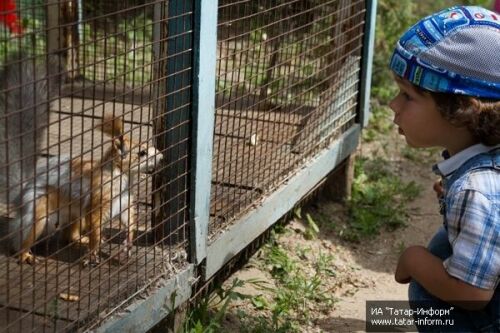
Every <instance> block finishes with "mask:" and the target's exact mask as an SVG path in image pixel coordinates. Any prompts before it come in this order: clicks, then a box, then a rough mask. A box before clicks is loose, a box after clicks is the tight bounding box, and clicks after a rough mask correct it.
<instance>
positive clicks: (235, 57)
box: [209, 0, 366, 238]
mask: <svg viewBox="0 0 500 333" xmlns="http://www.w3.org/2000/svg"><path fill="white" fill-rule="evenodd" d="M365 11H366V9H365V1H344V0H329V1H325V0H321V1H320V0H259V1H245V0H241V1H230V0H221V1H219V23H218V59H217V82H216V89H217V91H216V123H215V133H214V134H215V138H214V159H213V176H212V183H213V184H212V201H211V211H210V214H211V223H210V226H209V229H210V235H211V237H212V238H214V237H215V235H216V234H217V233H218V232H219V231H220V230H222V229H224V228H225V227H226V226H227V225H228V223H229V222H230V221H234V220H235V219H236V218H237V217H238V216H241V214H243V213H244V212H247V211H248V210H249V209H250V208H251V207H252V206H253V205H255V204H257V203H258V202H259V200H261V199H262V198H263V197H264V196H265V195H266V194H269V193H270V192H271V191H272V189H273V188H276V187H277V186H278V185H280V184H281V183H283V182H284V181H285V180H286V178H287V177H288V176H289V175H291V174H292V173H294V172H295V171H296V170H297V169H298V167H299V166H300V164H301V163H302V162H303V161H304V159H307V158H309V157H311V156H313V155H314V153H315V152H317V151H318V150H319V149H322V148H324V147H326V146H327V145H328V143H329V142H330V141H331V140H333V139H335V137H337V136H338V135H339V134H341V133H343V132H344V131H346V130H347V129H348V128H349V127H350V126H352V124H353V123H354V122H355V120H356V119H355V118H356V111H357V99H358V98H357V94H358V90H359V88H358V84H359V77H360V67H361V48H362V46H363V28H364V18H365Z"/></svg>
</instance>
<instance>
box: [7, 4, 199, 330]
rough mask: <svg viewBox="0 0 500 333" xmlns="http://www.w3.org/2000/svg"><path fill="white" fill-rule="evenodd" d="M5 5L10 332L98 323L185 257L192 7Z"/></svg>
mask: <svg viewBox="0 0 500 333" xmlns="http://www.w3.org/2000/svg"><path fill="white" fill-rule="evenodd" d="M0 6H3V7H0V65H1V68H2V69H1V73H0V182H1V183H0V186H1V187H0V194H1V200H0V219H1V220H0V223H1V224H0V228H1V230H0V231H1V232H0V237H1V243H2V251H1V254H0V266H1V269H0V331H1V332H7V331H8V332H32V331H76V330H82V329H86V328H91V327H95V325H98V324H99V323H100V322H101V321H102V320H104V319H105V318H107V317H108V316H109V315H110V314H111V313H114V312H116V311H118V310H120V309H122V307H123V306H124V305H126V304H127V302H129V301H130V300H131V299H132V297H135V296H137V295H140V294H141V293H147V291H148V288H153V287H155V285H156V283H157V282H158V280H159V279H160V278H163V279H165V278H168V277H171V276H173V274H174V273H175V272H176V271H177V270H178V269H181V268H182V267H184V266H185V265H187V245H188V244H187V240H186V237H185V234H186V228H187V221H188V219H189V216H188V211H187V200H188V199H187V198H188V196H189V193H188V185H189V182H188V179H189V176H190V170H189V164H190V163H189V149H188V144H189V140H190V137H189V135H190V124H191V120H190V103H191V102H190V91H191V81H190V78H191V76H192V74H191V57H192V56H191V49H192V46H191V43H192V37H191V34H192V32H191V25H192V8H191V7H190V6H191V5H190V2H185V4H184V5H182V6H179V2H178V1H177V2H176V6H171V3H170V2H169V1H166V0H163V1H160V0H158V1H136V0H126V1H106V2H104V1H92V0H91V1H60V0H48V1H41V0H32V1H28V0H22V1H17V2H15V1H3V2H2V4H1V5H0ZM4 7H5V8H4ZM176 29H177V30H176Z"/></svg>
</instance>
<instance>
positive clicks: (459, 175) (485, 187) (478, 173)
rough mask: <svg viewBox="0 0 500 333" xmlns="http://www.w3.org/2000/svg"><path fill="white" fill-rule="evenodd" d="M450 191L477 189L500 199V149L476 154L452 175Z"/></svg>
mask: <svg viewBox="0 0 500 333" xmlns="http://www.w3.org/2000/svg"><path fill="white" fill-rule="evenodd" d="M450 180H452V184H450V188H449V192H450V194H452V193H457V192H462V191H477V192H480V193H482V194H483V195H484V196H485V197H487V198H489V199H495V200H494V201H497V202H498V201H500V149H495V150H494V151H492V152H488V153H485V154H480V155H477V156H474V157H473V158H471V159H470V160H469V161H467V162H466V163H465V164H464V165H463V166H462V167H460V168H459V169H458V170H456V173H454V174H453V175H451V177H450Z"/></svg>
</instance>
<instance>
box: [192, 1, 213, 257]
mask: <svg viewBox="0 0 500 333" xmlns="http://www.w3.org/2000/svg"><path fill="white" fill-rule="evenodd" d="M217 11H218V1H217V0H196V1H195V7H194V22H195V23H194V25H195V27H194V50H193V52H194V67H193V71H194V81H193V131H192V133H193V134H192V135H193V136H192V140H193V147H192V151H193V155H194V158H193V162H192V170H193V172H192V178H191V188H192V190H191V205H190V209H191V214H190V215H191V225H190V233H191V258H192V261H193V262H194V263H195V264H199V263H200V262H201V261H202V260H203V259H205V257H206V255H207V254H206V253H207V239H208V222H209V219H210V190H211V183H212V182H211V181H212V154H213V144H212V142H213V133H214V124H215V80H216V77H215V72H216V70H215V67H216V59H217Z"/></svg>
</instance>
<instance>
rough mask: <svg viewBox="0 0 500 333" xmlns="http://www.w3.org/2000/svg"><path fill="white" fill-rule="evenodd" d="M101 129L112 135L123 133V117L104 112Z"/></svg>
mask: <svg viewBox="0 0 500 333" xmlns="http://www.w3.org/2000/svg"><path fill="white" fill-rule="evenodd" d="M101 126H102V131H103V132H104V133H107V134H109V135H111V136H112V137H115V136H121V135H123V117H121V116H117V117H114V116H113V114H110V113H106V114H105V115H104V117H103V119H102V125H101Z"/></svg>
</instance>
